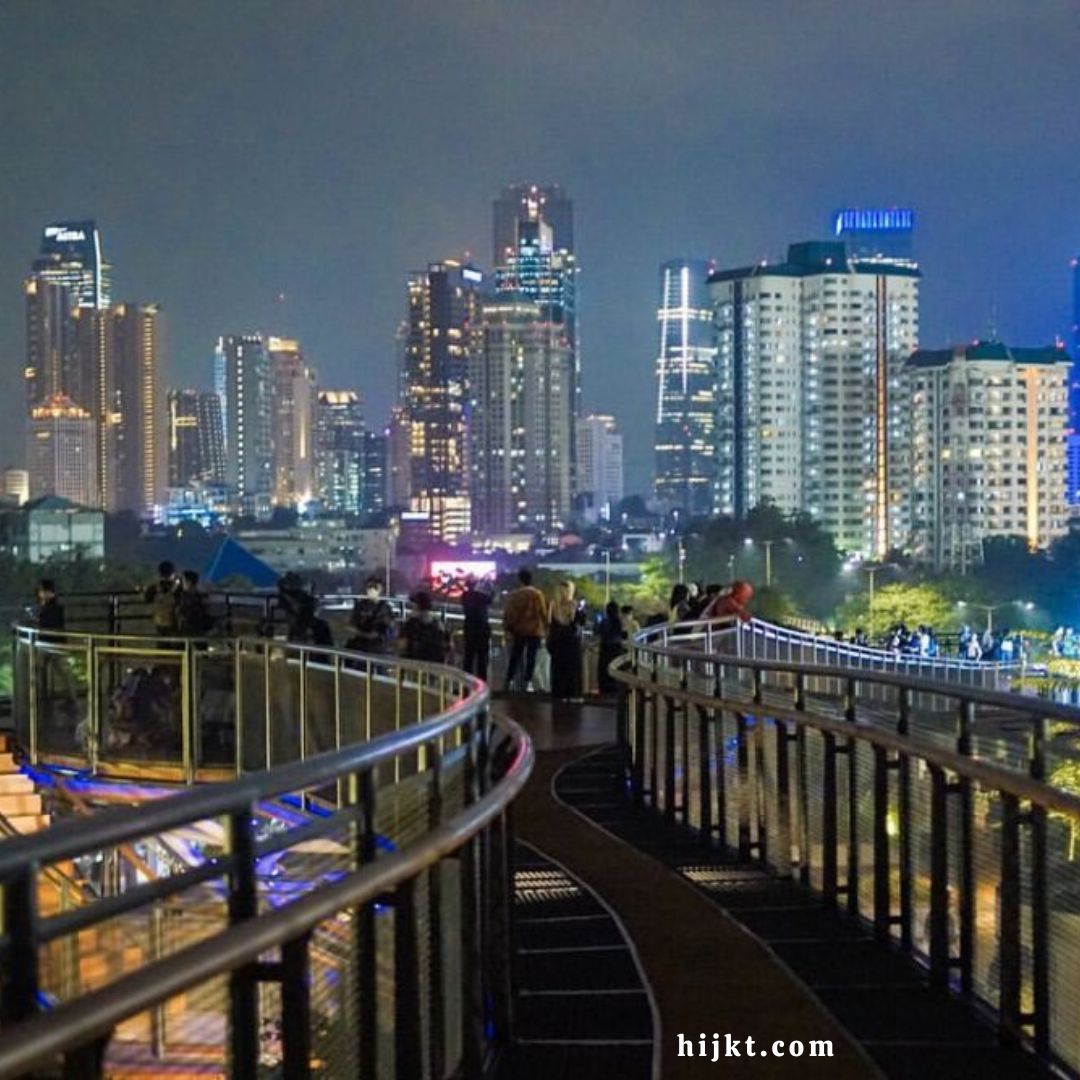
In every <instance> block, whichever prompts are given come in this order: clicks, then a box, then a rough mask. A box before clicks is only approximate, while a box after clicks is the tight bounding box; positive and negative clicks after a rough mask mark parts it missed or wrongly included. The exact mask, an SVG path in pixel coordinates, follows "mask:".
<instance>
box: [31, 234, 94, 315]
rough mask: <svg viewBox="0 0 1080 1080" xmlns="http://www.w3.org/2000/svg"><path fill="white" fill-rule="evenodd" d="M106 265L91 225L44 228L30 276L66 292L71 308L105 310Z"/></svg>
mask: <svg viewBox="0 0 1080 1080" xmlns="http://www.w3.org/2000/svg"><path fill="white" fill-rule="evenodd" d="M109 269H110V267H109V265H108V263H106V262H105V259H104V256H103V255H102V253H101V233H100V232H99V231H98V227H97V225H96V224H95V223H94V222H93V221H67V222H60V223H56V224H52V225H47V226H46V227H45V229H44V231H43V232H42V235H41V249H40V252H39V254H38V257H37V259H36V260H35V261H34V265H33V269H32V270H31V276H32V277H36V278H41V279H43V280H45V281H50V282H53V283H55V284H58V285H62V286H63V287H64V288H66V289H67V290H68V291H69V292H70V293H71V296H72V304H73V306H74V307H84V308H86V307H89V308H107V307H108V306H109V305H110V303H111V302H112V301H111V298H110V295H109Z"/></svg>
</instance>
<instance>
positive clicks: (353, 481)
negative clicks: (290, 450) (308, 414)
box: [315, 390, 364, 514]
mask: <svg viewBox="0 0 1080 1080" xmlns="http://www.w3.org/2000/svg"><path fill="white" fill-rule="evenodd" d="M315 474H316V485H315V487H316V492H317V494H318V498H319V501H320V503H321V504H322V507H323V509H325V510H332V511H334V512H336V513H341V514H359V513H360V512H361V510H362V509H363V497H364V409H363V404H362V403H361V401H360V395H359V394H357V393H356V391H354V390H320V391H319V394H318V399H317V404H316V410H315Z"/></svg>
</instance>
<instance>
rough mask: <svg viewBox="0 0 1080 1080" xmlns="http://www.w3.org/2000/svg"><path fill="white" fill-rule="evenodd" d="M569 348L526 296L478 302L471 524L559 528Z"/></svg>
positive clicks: (566, 480) (565, 474) (566, 504)
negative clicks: (480, 306)
mask: <svg viewBox="0 0 1080 1080" xmlns="http://www.w3.org/2000/svg"><path fill="white" fill-rule="evenodd" d="M571 356H572V354H571V350H570V344H569V342H568V340H567V337H566V332H565V327H564V326H563V325H562V324H561V323H558V322H555V321H554V320H553V319H552V318H551V317H550V314H549V312H548V310H547V309H546V308H544V307H543V306H542V305H540V304H538V303H536V302H534V301H531V300H526V299H509V298H507V299H505V300H499V301H491V302H489V303H486V304H484V306H483V309H482V341H481V343H480V345H479V347H478V348H476V349H475V350H474V352H473V354H472V357H471V359H470V364H469V376H470V378H469V387H470V395H471V398H472V416H471V428H470V435H471V455H470V458H471V480H472V483H471V494H472V506H473V529H474V530H475V531H478V532H481V531H482V532H488V533H505V532H510V531H529V532H532V531H536V530H543V529H557V528H560V527H562V526H563V524H564V523H565V521H566V519H567V517H568V515H569V511H570V475H571V466H570V454H571V445H572V440H571V433H570V429H571V426H572V424H573V414H572V407H571V397H570V395H571V387H572V381H571V363H572V361H571Z"/></svg>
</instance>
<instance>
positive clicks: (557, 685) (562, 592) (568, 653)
mask: <svg viewBox="0 0 1080 1080" xmlns="http://www.w3.org/2000/svg"><path fill="white" fill-rule="evenodd" d="M549 622H550V628H549V630H548V639H547V646H548V653H549V654H550V655H551V694H552V696H553V697H555V698H558V699H560V700H562V701H569V700H572V699H573V698H577V697H580V696H581V636H580V634H581V626H582V624H583V623H584V622H585V616H584V613H583V612H582V611H581V609H580V607H579V606H578V604H577V602H576V600H575V599H574V583H573V582H572V581H560V582H559V585H558V588H557V589H556V592H555V599H554V600H553V601H552V602H551V612H550V619H549Z"/></svg>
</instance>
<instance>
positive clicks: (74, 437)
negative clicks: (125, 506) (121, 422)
mask: <svg viewBox="0 0 1080 1080" xmlns="http://www.w3.org/2000/svg"><path fill="white" fill-rule="evenodd" d="M26 465H27V470H28V471H29V473H30V498H31V499H37V498H40V497H41V496H44V495H60V496H62V497H63V498H65V499H70V500H71V501H72V502H73V503H78V504H79V505H80V506H90V507H94V506H97V505H98V500H99V497H100V494H99V487H98V472H97V425H96V424H95V421H94V417H93V416H91V415H90V413H89V412H88V411H87V410H86V409H84V408H82V407H81V406H79V405H76V404H75V403H74V402H73V401H72V400H71V399H70V398H67V397H64V396H62V395H58V396H56V397H53V398H49V399H48V400H46V401H44V402H42V403H41V404H40V405H35V406H34V408H33V409H31V410H30V419H29V424H28V426H27V446H26Z"/></svg>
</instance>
